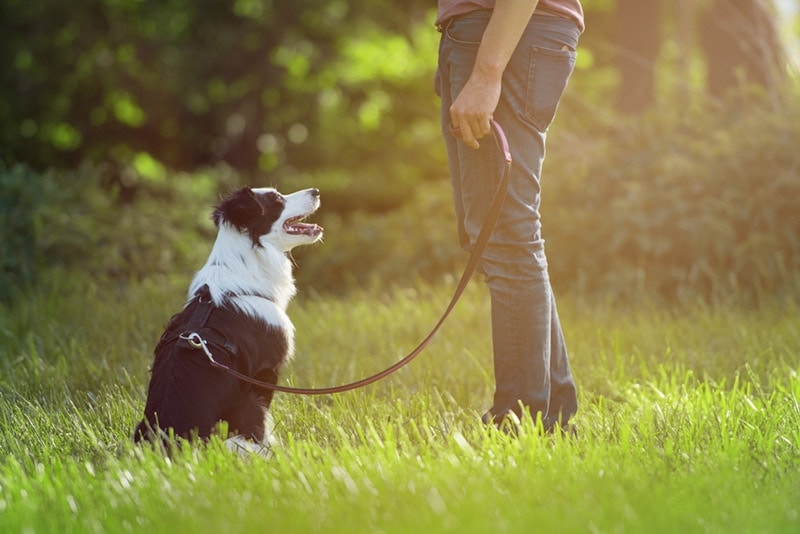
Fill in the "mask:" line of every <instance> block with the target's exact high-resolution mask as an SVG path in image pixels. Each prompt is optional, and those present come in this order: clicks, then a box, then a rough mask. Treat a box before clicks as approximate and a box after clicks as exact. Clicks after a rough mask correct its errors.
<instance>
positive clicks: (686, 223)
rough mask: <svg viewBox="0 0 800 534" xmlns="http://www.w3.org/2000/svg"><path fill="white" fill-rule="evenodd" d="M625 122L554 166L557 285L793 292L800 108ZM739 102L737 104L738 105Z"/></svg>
mask: <svg viewBox="0 0 800 534" xmlns="http://www.w3.org/2000/svg"><path fill="white" fill-rule="evenodd" d="M798 96H800V95H798V94H797V90H796V89H795V90H794V91H793V92H792V93H791V94H790V95H787V98H786V99H785V101H786V102H787V103H786V104H785V105H784V106H781V107H779V108H773V107H771V106H770V105H767V104H766V102H767V99H766V98H765V99H764V100H763V101H762V102H765V103H764V105H759V104H758V102H759V99H760V97H759V96H758V95H751V97H750V104H751V105H750V106H749V107H748V108H742V107H741V106H738V107H737V106H735V105H731V106H725V107H721V108H718V109H716V110H713V109H711V108H706V109H705V110H704V111H702V112H696V113H681V114H677V115H676V114H674V113H672V112H671V111H670V110H656V111H654V112H653V113H652V114H651V115H650V116H648V117H647V118H646V120H642V119H641V118H640V119H637V120H635V121H627V122H618V123H616V124H614V125H613V126H610V127H609V128H608V130H607V131H606V133H605V135H600V136H594V137H592V138H584V139H583V141H582V143H581V147H582V150H581V151H580V152H573V153H571V154H569V156H568V157H564V156H565V155H566V154H563V153H562V154H560V155H559V157H557V158H553V159H552V160H550V161H548V162H547V164H546V165H547V169H548V171H547V173H548V174H547V176H546V178H545V180H546V183H545V185H544V188H545V195H546V196H545V200H544V203H545V207H544V214H545V219H544V225H545V236H546V237H548V238H549V242H550V245H551V248H550V250H551V252H552V254H551V256H550V257H551V276H552V277H553V278H554V279H555V280H556V283H558V284H563V285H565V286H570V287H573V288H575V289H577V290H591V291H595V292H596V291H598V290H599V291H603V292H606V293H609V294H612V295H630V294H635V293H649V294H658V295H661V296H663V297H665V298H668V299H673V298H683V297H693V296H701V297H705V298H725V297H726V296H734V297H735V296H737V294H738V296H746V297H748V298H749V297H759V296H760V295H765V294H780V293H781V291H783V290H784V289H788V288H789V287H790V286H792V285H793V286H794V288H797V282H798V273H800V153H799V152H798V151H797V147H798V146H800V104H798V102H800V99H798ZM734 102H740V100H735V101H734Z"/></svg>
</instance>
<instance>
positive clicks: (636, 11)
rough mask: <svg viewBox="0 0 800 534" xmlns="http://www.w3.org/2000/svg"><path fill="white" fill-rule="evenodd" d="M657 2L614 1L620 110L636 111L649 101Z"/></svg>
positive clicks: (657, 26)
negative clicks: (615, 6)
mask: <svg viewBox="0 0 800 534" xmlns="http://www.w3.org/2000/svg"><path fill="white" fill-rule="evenodd" d="M659 5H660V2H657V1H655V0H617V9H616V20H617V31H616V36H615V43H616V47H617V48H616V62H617V68H618V69H619V74H620V85H619V90H618V92H617V109H619V111H621V112H623V113H640V112H642V111H644V110H645V109H647V108H648V107H650V106H651V105H652V104H653V100H654V86H655V83H654V82H655V63H656V59H657V56H658V52H659V48H660V46H661V33H660V30H661V28H660V24H659V17H658V15H659Z"/></svg>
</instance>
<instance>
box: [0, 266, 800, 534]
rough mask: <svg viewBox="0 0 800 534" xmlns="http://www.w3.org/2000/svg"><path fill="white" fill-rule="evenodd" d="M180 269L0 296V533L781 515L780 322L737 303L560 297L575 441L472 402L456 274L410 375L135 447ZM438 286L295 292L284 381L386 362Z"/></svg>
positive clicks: (794, 429) (624, 527)
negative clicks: (256, 439)
mask: <svg viewBox="0 0 800 534" xmlns="http://www.w3.org/2000/svg"><path fill="white" fill-rule="evenodd" d="M184 284H185V281H181V280H175V281H170V280H158V281H154V280H150V281H145V282H144V283H141V284H140V283H137V284H132V285H130V286H129V287H124V288H115V289H114V288H112V289H109V288H107V287H105V286H104V285H103V284H101V283H98V282H96V281H92V280H88V279H87V278H85V277H81V276H74V275H70V274H68V273H62V274H61V275H53V276H51V277H49V278H48V280H47V283H45V284H44V285H42V286H40V289H39V290H37V291H36V292H34V293H32V294H30V295H27V297H26V298H25V299H24V300H19V301H17V302H15V303H13V304H10V305H8V306H6V307H4V308H0V325H2V327H0V365H2V375H1V377H0V421H1V422H2V423H1V424H0V531H2V532H125V531H134V532H138V531H153V532H181V531H191V532H238V531H245V530H248V529H250V530H252V529H255V530H257V531H267V530H273V531H279V530H284V531H290V532H311V531H332V532H339V531H355V532H377V531H384V532H409V531H411V532H413V531H415V530H419V531H422V530H424V531H459V532H460V531H466V532H522V531H525V532H531V531H534V532H556V531H557V532H630V531H633V532H644V531H647V532H675V531H681V530H684V531H689V532H730V531H736V532H793V531H798V529H800V516H799V515H798V514H799V513H800V405H799V403H798V399H800V377H798V375H797V368H798V364H799V363H800V324H799V323H798V321H797V319H796V317H797V312H798V309H797V305H796V304H795V303H789V302H787V301H785V300H782V301H778V300H777V299H776V301H775V303H774V304H764V305H762V306H761V307H760V308H758V309H743V308H738V307H734V306H731V307H724V308H720V307H709V306H707V305H702V304H698V305H695V306H690V305H686V306H683V307H682V308H670V309H665V308H662V307H660V306H659V305H656V304H647V303H640V304H639V305H637V306H622V305H618V304H607V303H603V302H599V301H585V300H581V299H579V298H571V297H563V298H561V300H560V301H559V305H560V311H561V315H562V320H563V323H564V326H565V330H566V335H567V338H568V343H569V345H570V348H571V354H572V362H573V368H574V372H575V375H576V377H577V380H578V382H579V386H580V399H581V411H580V412H579V415H578V417H577V418H576V421H577V423H578V425H579V429H580V436H579V438H578V439H577V440H575V439H567V438H561V437H557V436H555V437H554V436H542V435H540V434H539V433H538V432H537V429H536V425H535V423H534V422H531V421H527V422H526V424H525V425H524V426H523V430H522V432H521V434H520V435H519V436H517V437H516V438H509V437H507V436H505V435H503V434H501V433H498V432H495V431H491V430H488V429H486V428H484V427H483V426H482V425H481V424H480V423H479V415H480V413H481V412H482V411H483V410H484V409H485V408H486V407H487V406H488V404H489V403H490V400H491V394H492V387H493V380H492V374H491V373H492V372H491V347H490V341H489V338H490V336H489V324H488V320H487V318H488V312H489V310H488V302H487V299H486V293H485V289H484V288H483V287H482V286H481V285H480V284H478V283H473V284H472V285H471V286H470V288H469V289H468V291H467V293H466V294H465V296H464V299H463V301H462V302H461V303H459V305H458V307H457V308H456V310H455V312H454V314H453V316H452V317H451V319H450V320H449V321H448V322H447V323H446V325H445V327H444V329H443V330H442V332H441V333H440V334H439V336H438V337H437V338H436V340H435V341H434V342H433V343H432V345H431V346H430V348H429V349H428V350H427V351H426V352H425V353H423V355H421V356H420V357H419V358H418V359H417V360H416V361H415V362H414V363H413V364H412V365H411V367H409V368H406V369H404V370H402V371H400V372H399V373H397V375H395V376H393V377H391V378H389V379H387V380H386V381H384V382H381V383H379V384H377V385H375V386H372V387H369V388H366V389H364V390H360V391H355V392H351V393H346V394H342V395H338V396H331V397H294V396H289V395H283V394H278V395H277V396H276V400H275V402H274V410H273V412H274V417H275V421H276V431H275V433H276V437H277V439H278V441H279V445H278V446H276V447H275V448H274V450H273V452H272V456H271V458H269V459H267V460H263V459H256V458H253V459H240V458H238V457H235V456H232V455H231V454H230V453H228V452H227V451H226V450H225V449H224V447H223V445H222V443H221V442H220V441H219V440H216V439H214V440H212V441H211V442H210V443H209V444H208V445H206V446H193V447H186V448H184V449H182V450H180V451H178V452H176V453H175V454H174V455H173V456H172V457H169V458H168V457H165V456H163V455H162V454H161V453H159V452H157V451H152V450H149V449H140V448H136V447H134V446H133V445H131V444H130V441H129V434H130V432H131V429H132V427H133V425H134V423H135V422H136V420H137V417H139V416H140V414H141V410H142V407H143V403H144V392H145V387H146V381H147V366H148V365H149V363H150V359H151V350H152V346H153V344H154V342H155V340H156V339H157V338H158V336H159V334H160V328H161V326H162V325H163V323H164V322H165V321H166V320H167V318H168V317H169V315H170V314H171V313H173V312H174V311H175V310H176V309H177V308H178V307H179V306H180V305H181V304H182V302H183V298H184V294H183V293H184V291H185V288H184ZM449 290H450V287H448V286H446V285H443V286H430V285H426V284H423V283H420V284H418V287H417V289H407V288H402V289H401V288H398V289H384V290H383V291H381V292H378V291H375V292H373V291H363V292H360V293H359V292H355V293H351V294H349V295H348V296H346V297H329V296H306V297H305V298H302V297H301V298H299V299H298V300H297V301H295V302H294V303H293V304H292V306H291V308H290V315H291V316H292V317H293V319H294V321H295V324H296V326H297V330H298V340H297V343H298V348H297V355H296V360H295V362H294V363H293V364H292V365H291V366H290V367H289V368H288V369H287V371H286V373H285V375H284V378H285V382H287V383H291V384H295V385H308V386H323V385H332V384H337V383H342V382H345V381H349V380H353V379H357V378H360V377H362V376H364V375H365V374H367V373H369V372H371V371H375V370H378V369H380V368H383V367H385V366H386V365H388V364H389V363H392V362H394V361H396V359H397V358H398V357H400V356H402V355H403V354H404V353H405V352H407V351H409V350H410V349H411V348H413V346H414V345H415V344H416V342H417V341H418V340H419V339H421V338H422V337H423V336H424V335H425V334H426V333H427V329H428V328H430V326H431V325H432V324H433V323H434V322H435V320H436V318H437V316H438V314H439V313H440V311H441V310H442V309H443V307H444V305H445V303H446V301H447V299H448V297H449Z"/></svg>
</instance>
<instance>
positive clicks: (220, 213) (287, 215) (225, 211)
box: [211, 187, 322, 252]
mask: <svg viewBox="0 0 800 534" xmlns="http://www.w3.org/2000/svg"><path fill="white" fill-rule="evenodd" d="M319 204H320V200H319V190H318V189H304V190H302V191H297V192H296V193H292V194H291V195H282V194H280V193H279V192H278V191H276V190H275V189H273V188H271V187H263V188H258V189H251V188H249V187H245V188H243V189H240V190H238V191H236V192H235V193H233V194H232V195H230V196H228V197H227V198H225V199H223V200H222V201H221V202H220V203H219V204H217V206H216V208H215V209H214V213H213V215H212V216H211V218H212V220H213V221H214V224H215V225H217V227H221V226H222V225H224V224H229V225H230V226H231V227H233V228H235V229H236V230H237V231H238V232H239V233H241V234H244V235H247V236H249V237H250V240H251V241H252V243H253V246H254V247H261V246H265V245H267V244H272V245H274V246H276V247H278V248H280V249H281V250H283V251H285V252H288V251H290V250H291V249H293V248H294V247H296V246H298V245H307V244H310V243H313V242H315V241H318V240H319V239H321V238H322V227H321V226H319V225H318V224H308V223H304V222H302V221H303V219H304V218H306V217H308V216H309V215H311V214H312V213H314V212H315V211H316V210H317V208H318V207H319Z"/></svg>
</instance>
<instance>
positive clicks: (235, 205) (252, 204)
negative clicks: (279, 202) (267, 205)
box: [211, 187, 264, 230]
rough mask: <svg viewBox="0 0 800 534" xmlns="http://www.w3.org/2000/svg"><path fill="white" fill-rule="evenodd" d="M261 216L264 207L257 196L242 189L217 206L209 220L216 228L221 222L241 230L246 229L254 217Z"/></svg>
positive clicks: (248, 190) (244, 188) (246, 188)
mask: <svg viewBox="0 0 800 534" xmlns="http://www.w3.org/2000/svg"><path fill="white" fill-rule="evenodd" d="M262 215H264V205H263V204H262V203H261V200H260V199H259V197H258V195H256V194H255V193H253V190H252V189H250V188H249V187H243V188H242V189H239V190H238V191H236V192H235V193H233V194H232V195H230V196H229V197H227V198H226V199H224V200H223V201H222V202H220V203H219V204H217V206H216V208H215V209H214V213H213V215H212V216H211V219H212V220H213V221H214V224H215V225H217V226H219V225H220V223H221V222H222V221H228V222H230V223H231V224H233V225H234V226H235V227H236V228H238V229H240V230H242V229H244V228H247V227H248V225H249V223H250V221H252V220H253V218H254V217H260V216H262Z"/></svg>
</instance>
